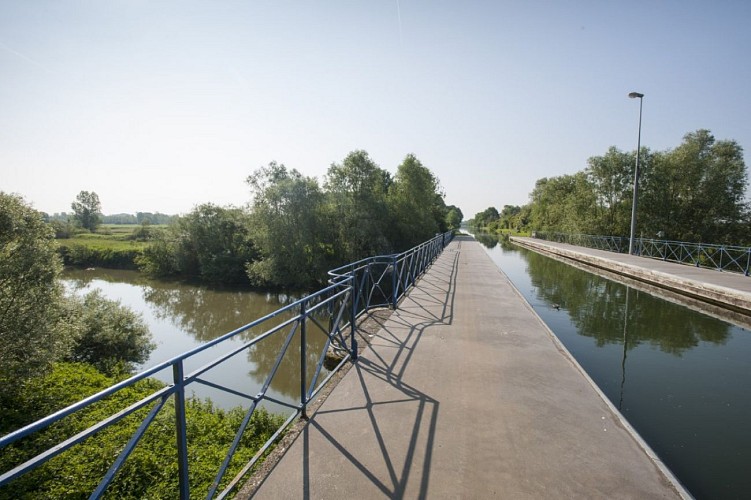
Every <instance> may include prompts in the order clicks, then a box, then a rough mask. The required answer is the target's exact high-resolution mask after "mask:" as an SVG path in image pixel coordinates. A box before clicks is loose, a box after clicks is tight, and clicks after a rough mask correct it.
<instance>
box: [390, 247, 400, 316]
mask: <svg viewBox="0 0 751 500" xmlns="http://www.w3.org/2000/svg"><path fill="white" fill-rule="evenodd" d="M396 258H397V255H394V256H392V257H391V308H392V309H393V310H394V311H396V304H397V303H398V302H399V290H398V289H397V287H396V282H397V279H396V271H397V269H396V262H397V261H396Z"/></svg>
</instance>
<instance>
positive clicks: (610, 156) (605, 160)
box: [585, 147, 651, 235]
mask: <svg viewBox="0 0 751 500" xmlns="http://www.w3.org/2000/svg"><path fill="white" fill-rule="evenodd" d="M587 163H588V166H587V168H586V170H585V174H586V175H587V179H588V180H589V182H590V183H591V185H592V188H593V190H594V196H595V200H596V201H595V203H596V206H597V210H596V221H597V222H596V227H593V228H592V229H591V231H590V232H593V233H596V234H606V235H626V234H629V231H630V224H631V203H632V200H633V196H632V195H633V187H634V168H635V165H636V155H635V154H633V153H624V152H622V151H619V150H618V149H617V148H615V147H610V148H609V149H608V151H607V153H605V155H603V156H593V157H592V158H590V159H589V160H587ZM640 164H641V171H642V172H645V171H648V170H649V169H650V164H651V161H650V155H649V151H648V150H646V148H645V149H644V150H643V151H642V154H641V161H640Z"/></svg>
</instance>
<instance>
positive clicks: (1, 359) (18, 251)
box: [0, 192, 73, 397]
mask: <svg viewBox="0 0 751 500" xmlns="http://www.w3.org/2000/svg"><path fill="white" fill-rule="evenodd" d="M61 270H62V263H61V261H60V257H59V256H58V254H57V245H56V243H55V240H54V235H53V233H52V228H51V227H50V226H49V225H48V224H45V223H44V221H43V220H42V217H41V215H40V213H39V212H37V211H36V210H34V209H32V208H31V207H30V206H28V205H27V204H26V203H25V202H24V200H23V199H22V198H20V197H18V196H15V195H10V194H6V193H2V192H0V339H2V349H0V397H2V393H4V392H6V391H12V390H13V389H14V388H15V387H16V386H17V384H18V383H20V382H21V381H23V380H26V379H28V378H30V377H31V376H33V375H36V374H39V373H43V372H44V371H45V370H46V369H48V368H49V366H50V364H51V362H52V361H54V360H56V359H59V358H60V357H62V356H63V355H65V354H66V353H67V352H69V350H70V348H71V345H72V342H73V338H72V331H71V328H70V324H69V321H68V320H69V311H68V309H67V307H66V303H65V301H64V295H63V287H62V284H61V282H60V281H59V280H58V277H59V275H60V272H61Z"/></svg>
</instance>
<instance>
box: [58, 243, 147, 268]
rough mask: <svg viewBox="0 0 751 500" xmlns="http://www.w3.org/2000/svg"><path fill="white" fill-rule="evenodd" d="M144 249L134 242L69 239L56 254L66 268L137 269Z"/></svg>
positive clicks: (143, 246)
mask: <svg viewBox="0 0 751 500" xmlns="http://www.w3.org/2000/svg"><path fill="white" fill-rule="evenodd" d="M145 248H146V245H145V244H143V243H138V242H135V241H133V242H129V241H120V240H104V239H88V238H71V239H69V240H64V241H63V242H61V243H60V246H59V249H58V252H59V253H60V256H61V257H62V258H63V263H64V264H65V265H66V266H77V267H106V268H109V269H137V268H138V266H137V264H136V261H137V259H138V257H139V256H140V255H141V253H142V252H143V250H144V249H145Z"/></svg>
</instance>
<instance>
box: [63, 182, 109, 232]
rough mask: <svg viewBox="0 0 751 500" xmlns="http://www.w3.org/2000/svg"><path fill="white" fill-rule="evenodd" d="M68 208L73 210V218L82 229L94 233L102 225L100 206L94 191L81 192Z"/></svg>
mask: <svg viewBox="0 0 751 500" xmlns="http://www.w3.org/2000/svg"><path fill="white" fill-rule="evenodd" d="M70 207H71V208H72V209H73V218H74V219H75V220H76V221H77V222H78V224H79V225H80V226H81V227H83V228H84V229H88V230H89V231H91V232H94V231H96V228H97V227H98V226H99V224H101V223H102V204H101V202H100V201H99V195H97V194H96V193H95V192H94V191H91V192H89V191H81V192H80V193H78V196H76V201H74V202H73V203H71V205H70Z"/></svg>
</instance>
